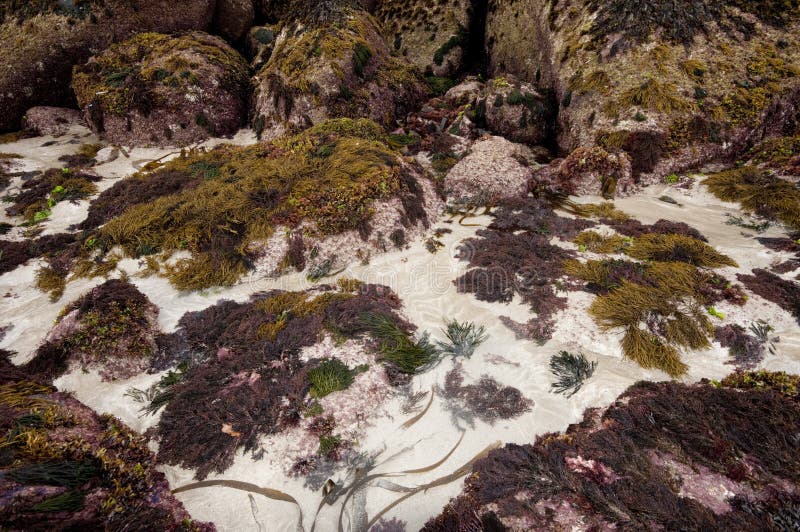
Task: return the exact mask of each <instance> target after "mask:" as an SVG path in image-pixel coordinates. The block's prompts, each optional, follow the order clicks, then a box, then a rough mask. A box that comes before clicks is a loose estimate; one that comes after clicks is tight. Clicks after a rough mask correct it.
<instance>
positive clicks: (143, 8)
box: [0, 0, 214, 131]
mask: <svg viewBox="0 0 800 532" xmlns="http://www.w3.org/2000/svg"><path fill="white" fill-rule="evenodd" d="M14 4H16V5H17V6H18V7H5V11H4V13H3V14H4V15H5V16H4V17H3V19H2V24H0V46H1V47H2V49H3V50H4V52H3V57H2V58H0V108H2V109H3V113H2V116H0V131H11V130H17V129H19V128H20V125H21V124H20V121H21V119H22V117H23V115H24V114H25V111H27V110H28V109H29V108H31V107H33V106H37V105H51V106H64V105H71V104H74V96H73V95H72V91H71V90H70V76H71V75H72V67H73V65H77V64H81V63H83V62H85V61H86V60H87V59H89V57H91V56H92V55H95V54H98V53H100V52H101V51H103V50H104V49H105V48H106V47H108V45H109V44H111V43H112V42H118V41H122V40H125V39H127V38H129V37H131V36H132V35H133V34H135V33H138V32H142V31H156V32H163V33H169V32H173V31H181V30H192V29H207V28H208V26H209V24H210V23H211V18H212V15H213V14H214V0H199V1H196V0H149V1H147V2H130V1H127V0H111V1H108V0H106V1H100V0H91V1H88V2H81V3H80V6H77V7H76V6H74V4H76V3H72V2H70V3H69V4H70V5H73V7H64V4H67V3H66V2H15V3H14Z"/></svg>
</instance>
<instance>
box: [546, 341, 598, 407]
mask: <svg viewBox="0 0 800 532" xmlns="http://www.w3.org/2000/svg"><path fill="white" fill-rule="evenodd" d="M596 368H597V362H595V361H592V362H589V361H588V360H587V359H586V355H584V354H583V353H579V354H577V355H575V354H573V353H570V352H569V351H560V352H559V353H558V354H556V355H553V356H552V357H551V358H550V373H552V374H553V375H554V376H555V377H556V379H557V380H556V382H554V383H553V384H552V385H551V388H552V390H553V392H555V393H563V394H564V395H566V396H567V397H572V396H573V395H575V394H576V393H578V392H579V391H580V389H581V388H582V387H583V383H584V382H585V381H586V380H587V379H590V378H591V377H592V375H594V370H595V369H596Z"/></svg>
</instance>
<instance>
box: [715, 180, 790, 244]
mask: <svg viewBox="0 0 800 532" xmlns="http://www.w3.org/2000/svg"><path fill="white" fill-rule="evenodd" d="M703 183H704V184H705V185H706V186H707V187H708V189H709V190H710V191H711V193H712V194H714V195H715V196H717V197H718V198H719V199H721V200H723V201H732V202H738V203H740V204H741V205H742V207H743V208H744V209H745V210H746V211H749V212H752V213H755V214H757V215H758V216H761V217H762V218H766V219H768V220H772V221H780V222H782V223H784V224H786V226H787V227H789V228H791V229H793V230H798V229H800V188H798V186H797V185H796V184H793V183H791V182H789V181H786V180H784V179H780V178H779V177H775V176H774V175H772V174H771V173H770V172H768V171H766V170H761V169H759V168H756V167H754V166H742V167H740V168H733V169H731V170H725V171H724V172H719V173H716V174H712V175H710V176H709V177H708V178H706V180H705V181H703Z"/></svg>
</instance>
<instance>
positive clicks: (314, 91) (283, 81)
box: [253, 1, 425, 137]
mask: <svg viewBox="0 0 800 532" xmlns="http://www.w3.org/2000/svg"><path fill="white" fill-rule="evenodd" d="M301 4H302V2H301ZM323 4H324V5H322V4H321V5H318V6H313V7H308V9H301V8H300V7H298V9H297V10H296V11H293V13H292V14H293V18H292V19H288V20H286V21H284V22H285V23H284V25H283V28H282V30H281V32H280V34H279V35H277V36H276V38H275V44H274V49H273V51H272V54H271V56H270V59H269V61H268V62H267V63H266V65H264V67H263V68H262V69H261V70H260V71H259V72H258V73H257V74H256V88H255V94H254V98H253V100H254V108H253V116H254V119H253V126H254V128H255V130H256V132H258V133H263V132H267V134H268V136H271V137H272V136H276V135H279V134H281V133H283V132H284V131H286V130H291V129H302V128H306V127H309V126H311V125H313V124H318V123H320V122H322V121H324V120H325V119H327V118H335V117H368V118H370V119H372V120H374V121H376V122H379V123H381V124H383V125H384V126H393V125H394V123H395V119H397V118H399V117H405V115H406V114H407V113H408V112H410V111H411V110H412V109H413V108H414V107H415V106H417V105H418V104H419V103H420V102H421V101H422V100H423V97H424V95H425V88H424V84H423V83H422V81H421V76H420V74H419V73H418V71H417V70H416V69H414V67H413V66H411V65H410V64H408V63H407V62H405V61H403V60H402V59H400V58H397V57H393V56H392V55H391V54H390V52H389V47H388V46H387V44H386V42H385V40H384V38H383V36H382V35H381V34H380V32H379V30H378V27H377V23H376V21H375V20H374V19H373V18H372V17H371V16H370V15H369V14H368V13H367V12H366V11H364V10H362V9H357V8H355V7H351V6H350V5H348V3H347V2H344V1H337V2H324V3H323Z"/></svg>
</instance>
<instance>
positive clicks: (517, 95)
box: [478, 77, 556, 144]
mask: <svg viewBox="0 0 800 532" xmlns="http://www.w3.org/2000/svg"><path fill="white" fill-rule="evenodd" d="M478 105H480V106H482V107H484V108H485V110H486V111H485V120H486V127H487V128H488V129H489V130H490V131H492V132H493V133H496V134H498V135H501V136H503V137H506V138H508V139H510V140H513V141H515V142H524V143H527V144H541V143H544V142H546V141H547V140H548V139H549V138H550V136H551V134H552V133H551V132H552V129H553V125H554V122H555V115H556V109H555V106H554V105H552V103H551V98H549V95H548V94H547V93H546V92H545V91H542V90H540V89H537V88H536V87H534V86H533V85H531V84H529V83H521V82H519V81H518V80H517V79H516V78H514V77H500V78H495V79H493V80H492V81H490V82H489V83H488V84H487V85H486V90H485V91H484V95H483V99H482V100H480V101H479V102H478Z"/></svg>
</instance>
